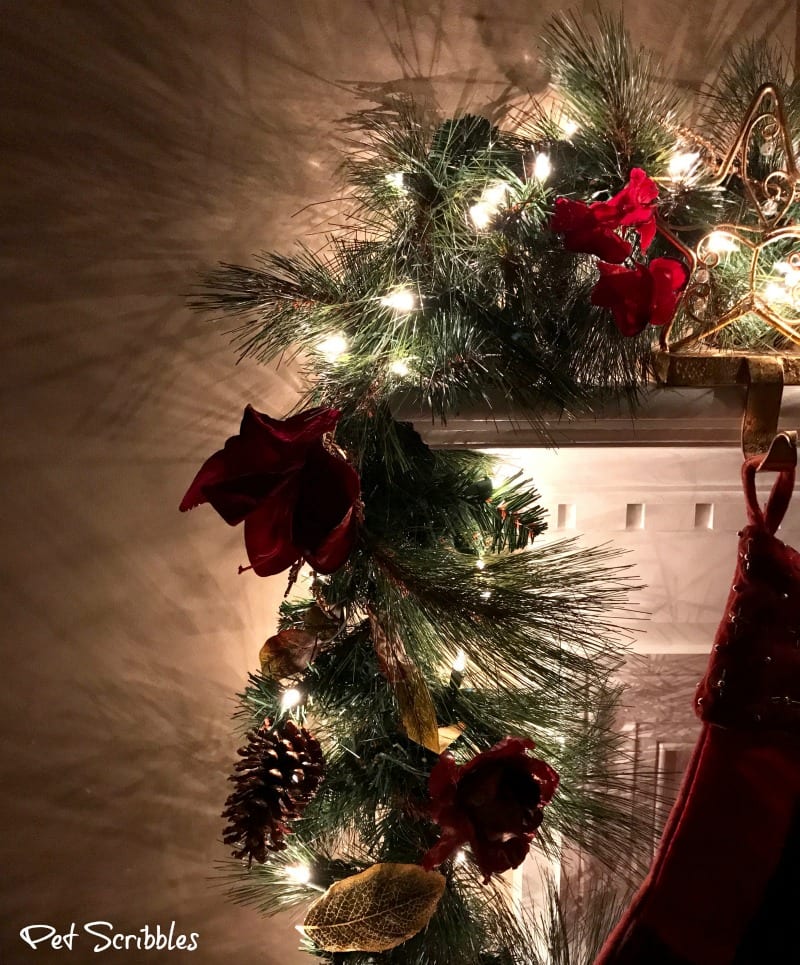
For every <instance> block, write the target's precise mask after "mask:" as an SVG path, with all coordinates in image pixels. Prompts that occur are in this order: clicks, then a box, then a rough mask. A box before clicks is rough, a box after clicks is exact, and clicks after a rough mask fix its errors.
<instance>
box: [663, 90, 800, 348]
mask: <svg viewBox="0 0 800 965" xmlns="http://www.w3.org/2000/svg"><path fill="white" fill-rule="evenodd" d="M755 136H758V138H759V140H760V144H761V151H762V154H764V155H766V156H770V155H777V154H778V152H780V153H781V154H782V156H783V159H784V160H783V164H784V166H783V167H782V168H778V169H776V170H773V171H771V172H770V173H769V174H768V175H767V176H766V177H763V178H762V179H760V180H759V179H757V178H755V177H753V176H752V175H751V171H750V155H751V150H752V147H753V138H754V137H755ZM731 177H737V178H739V179H740V180H741V182H742V184H743V186H744V190H745V195H746V198H747V200H748V202H749V206H750V208H751V209H752V210H753V211H754V212H755V215H756V216H757V223H755V224H734V223H727V224H720V225H717V226H716V227H715V228H714V229H713V231H709V232H708V233H707V234H706V235H704V237H703V238H701V240H700V241H699V243H698V244H697V247H696V248H695V249H694V250H692V249H691V248H688V247H687V246H686V245H684V244H683V242H681V241H680V239H678V238H677V237H676V235H675V233H674V232H672V231H670V230H669V228H668V227H667V226H663V225H662V226H660V227H661V230H662V231H663V233H664V234H665V235H666V236H667V237H669V239H670V240H671V241H672V243H673V244H674V245H675V246H676V247H677V248H678V249H679V250H680V251H681V252H682V253H683V255H684V256H685V257H686V259H687V260H688V262H689V266H690V268H691V269H692V274H691V278H690V280H689V284H688V285H687V287H686V290H685V292H684V294H683V298H682V300H681V304H680V306H679V311H680V310H682V311H683V313H684V314H685V315H686V316H688V317H689V318H690V319H691V320H692V321H693V322H695V323H696V328H695V330H694V331H693V332H691V334H689V335H686V336H684V337H683V338H681V339H680V340H679V341H677V342H672V343H670V341H669V334H670V329H671V328H672V324H673V323H674V320H673V323H670V325H668V326H664V328H663V329H662V331H661V348H662V349H665V350H669V351H671V352H675V351H677V350H680V349H684V348H687V347H688V346H690V345H696V344H698V343H700V342H702V340H703V339H706V338H708V337H709V336H710V335H713V334H715V333H716V332H719V331H721V330H722V329H724V328H727V326H729V325H731V324H732V323H733V322H735V321H736V320H737V319H739V318H742V316H744V315H756V316H757V317H758V318H760V319H762V320H763V321H764V322H766V323H767V324H768V325H770V326H771V327H772V328H774V329H775V330H776V331H778V332H780V333H781V334H782V335H784V336H785V337H786V338H787V339H789V340H790V341H792V342H793V343H794V344H796V345H800V224H797V223H794V222H790V221H789V222H787V217H788V214H789V210H790V208H791V206H792V204H793V203H794V202H795V201H796V200H797V199H798V195H799V194H800V187H799V186H798V182H799V181H800V172H798V168H797V163H796V160H795V156H794V147H793V145H792V141H791V137H790V135H789V130H788V126H787V123H786V115H785V111H784V107H783V102H782V99H781V95H780V93H779V91H778V90H777V88H775V87H774V86H773V85H772V84H764V86H763V87H761V88H760V89H759V91H758V93H757V94H756V96H755V97H754V98H753V102H752V104H751V105H750V107H749V109H748V111H747V114H746V115H745V118H744V121H743V123H742V126H741V128H740V129H739V133H738V135H737V137H736V140H735V141H734V143H733V145H732V147H731V148H730V150H729V152H728V154H727V155H726V156H725V158H724V159H723V160H722V162H721V163H720V164H719V166H718V168H717V169H716V171H715V172H714V179H713V182H712V183H713V184H714V185H722V184H724V183H725V181H726V180H728V179H729V178H731ZM775 245H780V250H779V252H778V255H779V258H778V259H773V260H772V262H771V263H770V265H771V267H772V269H773V270H776V271H777V272H778V273H777V274H774V275H773V278H774V280H773V281H769V280H767V281H766V282H765V280H764V277H763V273H762V275H761V276H760V275H759V266H760V262H761V256H762V253H763V252H765V251H766V250H767V249H769V248H770V247H772V246H775ZM795 246H796V247H795ZM734 251H735V252H748V253H749V267H748V270H747V273H746V286H745V287H744V288H742V290H741V293H740V294H739V295H738V297H736V299H735V300H734V301H733V303H732V304H730V305H729V306H727V307H725V308H724V310H722V311H716V312H715V310H714V308H713V307H712V302H713V299H712V293H713V290H714V273H715V272H716V271H717V270H718V269H719V267H720V264H721V262H722V260H723V259H724V258H725V257H726V256H727V255H728V254H730V253H732V252H734Z"/></svg>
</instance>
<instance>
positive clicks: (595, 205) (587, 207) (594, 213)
mask: <svg viewBox="0 0 800 965" xmlns="http://www.w3.org/2000/svg"><path fill="white" fill-rule="evenodd" d="M657 197H658V185H657V184H656V183H655V181H653V180H651V179H650V178H649V177H648V176H647V175H646V174H645V172H644V171H643V170H642V169H641V168H634V169H633V170H632V171H631V174H630V179H629V180H628V183H627V184H626V185H625V187H624V188H623V189H622V190H621V191H620V192H619V193H618V194H615V195H614V197H613V198H611V199H610V200H609V201H594V202H592V204H586V203H585V202H584V201H571V200H569V198H556V210H555V212H554V214H553V217H552V218H551V219H550V228H551V229H552V230H553V231H556V232H558V233H559V234H563V235H564V247H565V248H566V249H567V250H568V251H579V252H583V253H584V254H587V255H597V256H598V258H602V260H603V261H608V262H613V263H614V264H619V263H621V262H623V261H624V260H625V259H626V258H627V257H629V256H630V254H631V252H632V251H633V248H632V246H631V244H630V242H629V241H626V240H625V239H624V238H622V237H620V236H619V235H618V234H616V231H617V229H619V228H635V229H636V231H637V232H638V234H639V245H640V247H641V249H642V251H646V250H647V249H648V248H649V247H650V244H651V243H652V241H653V238H654V237H655V233H656V218H655V208H654V202H655V200H656V198H657Z"/></svg>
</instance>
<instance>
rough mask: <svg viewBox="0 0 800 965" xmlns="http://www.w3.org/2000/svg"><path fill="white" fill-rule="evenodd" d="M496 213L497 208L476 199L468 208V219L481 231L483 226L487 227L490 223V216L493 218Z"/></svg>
mask: <svg viewBox="0 0 800 965" xmlns="http://www.w3.org/2000/svg"><path fill="white" fill-rule="evenodd" d="M496 214H497V209H496V208H493V207H492V206H491V205H489V204H486V203H485V202H483V201H478V203H477V204H473V205H472V206H471V207H470V209H469V219H470V221H471V222H472V223H473V225H475V227H476V228H477V229H478V231H483V229H484V228H488V227H489V225H490V224H491V223H492V218H494V216H495V215H496Z"/></svg>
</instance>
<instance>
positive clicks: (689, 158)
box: [667, 151, 700, 181]
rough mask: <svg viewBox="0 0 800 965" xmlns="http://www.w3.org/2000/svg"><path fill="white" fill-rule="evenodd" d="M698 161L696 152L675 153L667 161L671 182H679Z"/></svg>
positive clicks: (698, 154)
mask: <svg viewBox="0 0 800 965" xmlns="http://www.w3.org/2000/svg"><path fill="white" fill-rule="evenodd" d="M699 160H700V153H699V152H698V151H675V153H674V154H673V155H672V157H671V158H670V160H669V166H668V168H667V170H668V171H669V176H670V177H671V178H672V180H673V181H681V180H683V178H685V177H686V176H687V175H688V174H689V173H690V172H691V170H692V168H693V167H694V166H695V164H697V162H698V161H699Z"/></svg>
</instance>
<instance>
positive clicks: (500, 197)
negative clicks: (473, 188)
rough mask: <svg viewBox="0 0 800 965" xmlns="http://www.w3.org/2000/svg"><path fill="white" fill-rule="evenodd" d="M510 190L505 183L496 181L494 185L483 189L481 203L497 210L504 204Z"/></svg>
mask: <svg viewBox="0 0 800 965" xmlns="http://www.w3.org/2000/svg"><path fill="white" fill-rule="evenodd" d="M510 190H511V186H510V185H509V184H508V183H507V182H506V181H497V182H496V183H495V184H490V185H489V186H488V187H486V188H484V189H483V191H482V192H481V201H483V202H484V204H490V205H494V207H495V208H498V207H499V206H500V205H501V204H503V203H504V202H505V200H506V198H507V197H508V192H509V191H510Z"/></svg>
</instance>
